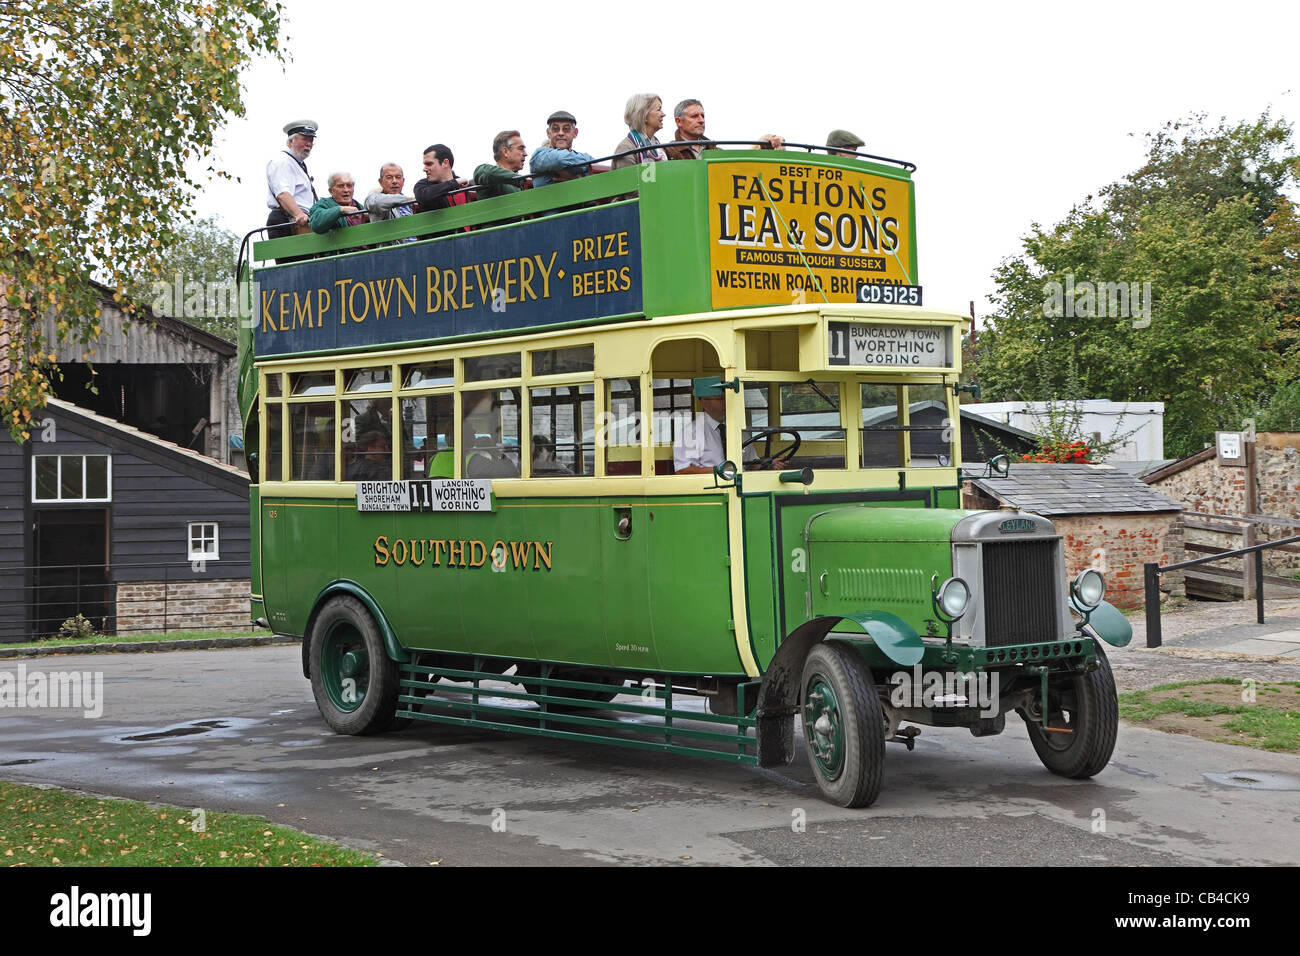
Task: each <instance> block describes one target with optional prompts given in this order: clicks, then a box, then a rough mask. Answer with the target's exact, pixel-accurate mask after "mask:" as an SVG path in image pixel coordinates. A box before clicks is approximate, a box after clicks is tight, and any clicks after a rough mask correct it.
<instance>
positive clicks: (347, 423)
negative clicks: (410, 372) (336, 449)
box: [342, 386, 393, 481]
mask: <svg viewBox="0 0 1300 956" xmlns="http://www.w3.org/2000/svg"><path fill="white" fill-rule="evenodd" d="M385 387H387V386H385ZM392 407H393V403H392V399H389V398H383V399H368V398H362V399H351V400H345V401H344V402H343V413H344V416H345V417H344V419H343V435H342V438H343V480H344V481H391V480H392V478H393V426H392V424H391V422H390V421H389V419H390V417H391V416H392Z"/></svg>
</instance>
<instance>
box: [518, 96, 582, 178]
mask: <svg viewBox="0 0 1300 956" xmlns="http://www.w3.org/2000/svg"><path fill="white" fill-rule="evenodd" d="M577 138H578V121H577V120H576V119H574V118H573V114H572V113H569V112H566V111H564V110H556V111H555V112H554V113H552V114H551V115H550V117H548V118H547V120H546V141H547V143H548V144H549V145H548V146H540V147H538V149H537V151H536V152H535V153H533V159H532V162H530V163H529V164H528V169H529V171H530V172H531V173H532V174H533V188H537V187H538V186H549V185H550V184H551V183H560V182H565V181H567V180H570V179H578V178H579V177H582V176H586V175H587V174H588V173H590V172H591V169H590V164H591V161H592V159H593V158H594V157H592V156H589V155H587V154H586V153H579V152H576V151H575V150H573V149H572V148H571V147H572V146H573V141H574V140H575V139H577Z"/></svg>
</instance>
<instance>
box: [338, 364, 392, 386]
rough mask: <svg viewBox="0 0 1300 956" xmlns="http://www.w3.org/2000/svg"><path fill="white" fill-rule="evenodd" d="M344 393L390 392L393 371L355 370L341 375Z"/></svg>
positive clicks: (384, 368)
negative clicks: (342, 376)
mask: <svg viewBox="0 0 1300 956" xmlns="http://www.w3.org/2000/svg"><path fill="white" fill-rule="evenodd" d="M343 375H344V382H345V384H344V386H343V391H345V392H391V391H392V390H393V370H392V369H391V368H389V367H388V366H384V367H382V368H355V369H349V370H348V371H346V372H344V373H343Z"/></svg>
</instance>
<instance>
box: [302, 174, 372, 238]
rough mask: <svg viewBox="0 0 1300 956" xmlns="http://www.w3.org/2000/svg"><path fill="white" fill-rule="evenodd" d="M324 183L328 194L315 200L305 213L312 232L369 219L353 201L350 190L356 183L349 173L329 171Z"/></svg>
mask: <svg viewBox="0 0 1300 956" xmlns="http://www.w3.org/2000/svg"><path fill="white" fill-rule="evenodd" d="M326 185H327V186H328V187H329V195H328V196H324V197H322V198H321V199H318V200H316V202H314V203H313V204H312V207H311V212H309V213H308V214H307V217H308V219H309V220H310V221H311V231H312V232H318V233H321V234H322V235H323V234H324V233H327V232H329V231H330V230H331V229H338V228H339V227H340V226H355V225H358V224H360V223H363V222H368V221H369V217H368V216H366V214H365V213H364V212H362V211H361V210H360V209H359V208H358V207H357V206H356V204H355V203H354V202H353V199H352V192H353V190H355V189H356V186H357V184H356V181H355V180H354V179H353V178H352V174H351V173H342V172H340V173H330V175H329V179H327V180H326Z"/></svg>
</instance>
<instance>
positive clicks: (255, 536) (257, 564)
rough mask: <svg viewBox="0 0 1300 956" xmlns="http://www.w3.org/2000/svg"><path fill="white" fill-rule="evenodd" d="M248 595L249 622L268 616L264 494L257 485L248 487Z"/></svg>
mask: <svg viewBox="0 0 1300 956" xmlns="http://www.w3.org/2000/svg"><path fill="white" fill-rule="evenodd" d="M248 593H249V620H253V621H255V620H257V619H258V618H259V617H264V616H265V614H266V605H265V603H264V601H263V600H262V593H263V592H262V494H261V489H260V488H258V486H257V485H249V487H248ZM267 620H270V618H267Z"/></svg>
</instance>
